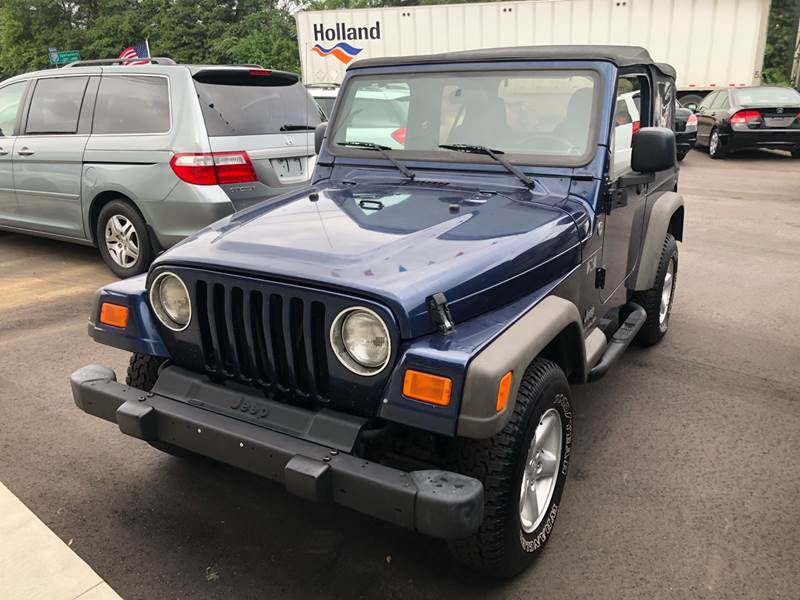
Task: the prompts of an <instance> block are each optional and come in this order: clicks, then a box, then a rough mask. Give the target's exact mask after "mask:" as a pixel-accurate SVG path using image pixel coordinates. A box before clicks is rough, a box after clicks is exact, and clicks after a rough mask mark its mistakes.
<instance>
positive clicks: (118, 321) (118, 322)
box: [100, 302, 128, 328]
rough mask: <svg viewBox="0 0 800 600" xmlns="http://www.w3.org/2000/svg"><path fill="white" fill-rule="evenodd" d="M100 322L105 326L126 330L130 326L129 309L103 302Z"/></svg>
mask: <svg viewBox="0 0 800 600" xmlns="http://www.w3.org/2000/svg"><path fill="white" fill-rule="evenodd" d="M100 322H101V323H102V324H103V325H111V326H112V327H120V328H124V327H125V326H126V325H127V324H128V307H127V306H120V305H119V304H111V303H110V302H103V304H102V305H101V306H100Z"/></svg>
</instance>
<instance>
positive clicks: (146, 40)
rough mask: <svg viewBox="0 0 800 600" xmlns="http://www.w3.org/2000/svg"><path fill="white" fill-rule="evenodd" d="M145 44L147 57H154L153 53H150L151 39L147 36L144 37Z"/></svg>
mask: <svg viewBox="0 0 800 600" xmlns="http://www.w3.org/2000/svg"><path fill="white" fill-rule="evenodd" d="M144 45H145V46H146V47H147V58H153V55H152V54H150V40H148V39H147V38H144ZM149 62H150V64H152V63H153V61H149Z"/></svg>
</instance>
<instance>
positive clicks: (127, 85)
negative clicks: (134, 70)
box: [92, 75, 170, 135]
mask: <svg viewBox="0 0 800 600" xmlns="http://www.w3.org/2000/svg"><path fill="white" fill-rule="evenodd" d="M169 128H170V123H169V89H168V84H167V79H166V77H153V76H142V75H104V76H103V78H102V80H101V81H100V89H99V90H98V92H97V102H96V103H95V108H94V124H93V125H92V133H94V134H106V135H108V134H137V133H166V132H167V131H169Z"/></svg>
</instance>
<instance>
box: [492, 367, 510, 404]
mask: <svg viewBox="0 0 800 600" xmlns="http://www.w3.org/2000/svg"><path fill="white" fill-rule="evenodd" d="M511 379H512V374H511V371H509V372H508V373H506V374H505V375H503V377H502V378H501V379H500V387H499V388H497V404H496V405H495V407H494V409H495V411H496V412H503V409H504V408H505V407H506V403H507V402H508V395H509V394H510V393H511Z"/></svg>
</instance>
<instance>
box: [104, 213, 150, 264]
mask: <svg viewBox="0 0 800 600" xmlns="http://www.w3.org/2000/svg"><path fill="white" fill-rule="evenodd" d="M95 235H96V237H95V239H96V240H97V246H98V248H99V249H100V256H102V257H103V260H104V261H105V263H106V265H108V268H109V269H111V271H113V273H114V274H115V275H116V276H117V277H120V278H122V279H125V278H126V277H133V276H134V275H138V274H139V273H144V272H145V271H146V270H147V269H148V267H149V266H150V263H151V262H153V248H152V246H151V244H150V239H149V237H148V235H147V227H146V226H145V222H144V219H143V218H142V215H141V214H139V211H138V210H136V208H134V206H133V205H132V204H130V203H129V202H128V201H126V200H122V199H120V200H112V201H111V202H109V203H108V204H106V205H105V206H103V208H102V209H101V210H100V214H99V215H98V217H97V231H96V232H95Z"/></svg>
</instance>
